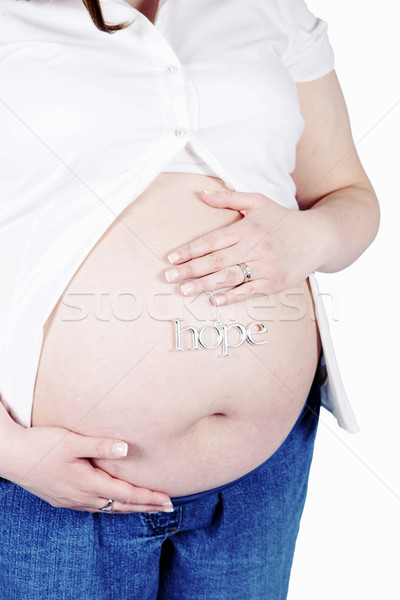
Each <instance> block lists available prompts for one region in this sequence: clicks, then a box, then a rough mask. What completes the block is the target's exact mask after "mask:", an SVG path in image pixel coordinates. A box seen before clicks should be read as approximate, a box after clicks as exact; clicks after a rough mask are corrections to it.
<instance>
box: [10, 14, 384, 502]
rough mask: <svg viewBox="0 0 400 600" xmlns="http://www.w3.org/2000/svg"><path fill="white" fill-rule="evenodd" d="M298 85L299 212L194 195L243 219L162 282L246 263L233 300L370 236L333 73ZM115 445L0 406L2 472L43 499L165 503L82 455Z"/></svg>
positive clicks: (197, 279) (369, 197) (227, 299)
mask: <svg viewBox="0 0 400 600" xmlns="http://www.w3.org/2000/svg"><path fill="white" fill-rule="evenodd" d="M134 6H135V7H137V6H138V3H136V5H134ZM298 92H299V98H300V104H301V110H302V114H303V117H304V119H305V123H306V127H305V130H304V133H303V135H302V138H301V140H300V142H299V144H298V147H297V164H296V170H295V172H294V173H293V174H292V175H293V178H294V180H295V182H296V185H297V199H298V202H299V205H300V208H301V209H302V210H301V211H296V212H295V211H288V210H287V209H285V208H283V207H281V206H279V205H277V204H275V203H274V202H273V201H272V200H270V199H268V198H266V197H265V196H263V195H261V194H244V193H237V192H220V193H218V194H215V195H213V194H211V195H206V194H204V193H202V199H203V200H204V202H206V203H207V204H209V205H210V206H214V207H218V208H221V207H224V208H231V209H234V210H237V211H240V212H241V213H242V215H243V219H241V220H240V221H237V222H235V223H233V224H232V225H228V226H226V227H222V228H221V229H219V230H216V231H214V232H213V235H212V236H210V235H207V236H201V237H199V238H196V239H193V240H192V241H191V242H190V248H191V251H192V258H191V259H190V254H189V247H188V246H189V244H185V245H182V246H179V247H176V248H171V250H170V252H169V255H171V254H174V253H175V254H176V253H177V254H178V255H179V259H178V260H176V261H175V263H174V268H175V269H176V270H178V277H177V278H175V280H174V281H173V282H171V283H170V285H171V286H172V285H175V286H176V285H177V283H178V284H179V283H180V282H183V281H185V280H187V279H190V280H191V282H192V283H193V284H194V285H195V288H194V290H193V294H198V293H199V292H200V291H207V290H216V289H218V288H219V287H224V286H226V281H229V283H230V285H231V286H232V285H235V284H240V283H241V282H242V279H243V274H242V271H241V269H239V267H237V266H236V265H237V263H239V262H246V263H247V264H248V265H249V266H250V268H251V271H252V280H251V281H250V282H248V283H246V284H244V285H241V286H240V294H241V296H240V298H238V291H237V290H236V291H235V289H231V290H229V291H227V292H224V293H223V294H219V296H222V298H223V299H224V300H223V302H224V303H225V304H231V303H235V302H237V301H238V300H239V299H240V300H243V295H242V294H245V295H246V297H250V296H251V295H252V294H254V293H256V292H260V291H261V292H264V293H275V292H279V291H280V290H284V289H287V288H288V287H289V286H290V285H296V283H297V282H299V281H301V280H304V279H305V278H306V277H307V276H308V275H309V274H310V273H311V272H312V271H315V270H319V271H322V272H335V271H338V270H341V269H343V268H345V267H346V266H348V265H350V264H351V263H352V262H354V260H356V259H357V257H358V256H360V254H362V252H363V251H364V250H365V249H366V248H367V247H368V246H369V245H370V244H371V242H372V241H373V239H374V238H375V236H376V233H377V230H378V226H379V207H378V202H377V198H376V195H375V193H374V190H373V188H372V186H371V183H370V181H369V179H368V177H367V175H366V174H365V171H364V169H363V167H362V165H361V163H360V161H359V158H358V156H357V152H356V150H355V148H354V143H353V140H352V136H351V131H350V125H349V121H348V115H347V110H346V106H345V103H344V100H343V96H342V93H341V90H340V86H339V83H338V81H337V77H336V74H335V72H332V73H330V74H328V75H326V76H324V77H322V78H320V79H318V80H315V81H312V82H307V83H301V84H298ZM294 249H295V251H294ZM221 256H222V259H223V262H221V258H220V257H221ZM216 264H217V265H218V268H216V267H215V265H216ZM169 270H170V269H169ZM234 278H235V279H234ZM182 293H183V292H182ZM221 304H222V302H221ZM121 442H123V440H114V439H110V438H101V437H100V438H99V437H91V436H83V435H79V434H77V433H73V432H70V431H68V429H65V428H63V427H34V428H28V429H25V428H23V427H21V426H20V425H18V424H17V423H16V422H15V421H13V420H12V418H11V417H10V415H9V414H8V413H7V412H6V411H5V409H4V407H3V406H2V405H1V404H0V475H1V476H2V477H5V478H7V479H10V480H11V481H14V482H16V483H17V484H18V485H21V486H22V487H24V488H25V489H27V490H28V491H31V492H32V493H34V494H36V495H37V496H39V497H41V498H43V499H44V500H46V501H47V502H49V503H50V504H52V505H53V506H63V507H69V508H74V509H76V510H87V511H92V512H97V511H98V510H99V508H100V507H101V506H103V505H104V502H105V501H104V499H105V498H114V499H115V502H114V511H113V512H139V511H143V510H146V511H152V510H165V509H166V510H170V508H168V507H167V508H165V507H164V508H163V506H162V505H163V503H164V502H168V500H169V498H168V496H167V495H166V494H162V493H159V492H152V491H150V490H148V489H144V488H138V487H136V486H134V485H132V484H129V483H127V482H126V481H123V480H120V479H118V477H111V476H110V475H108V474H107V473H105V472H104V471H102V470H101V469H99V468H95V467H94V466H93V464H92V463H91V462H90V461H89V460H88V458H90V457H94V458H105V459H110V458H113V459H116V458H117V457H116V456H115V455H114V454H113V451H112V448H113V446H114V444H115V443H121Z"/></svg>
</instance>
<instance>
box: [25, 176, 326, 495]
mask: <svg viewBox="0 0 400 600" xmlns="http://www.w3.org/2000/svg"><path fill="white" fill-rule="evenodd" d="M203 188H204V189H207V188H209V189H210V188H211V189H226V188H225V185H224V184H223V183H222V182H221V181H220V180H219V179H217V178H214V177H209V176H205V175H197V174H183V173H163V174H161V175H159V177H158V178H157V179H156V180H155V181H154V182H153V183H152V184H151V186H149V187H148V188H147V190H146V191H145V192H144V193H143V194H142V195H141V196H140V197H139V198H137V199H136V200H135V201H134V202H133V203H132V204H131V205H130V206H128V207H127V208H126V209H125V211H124V212H123V213H122V214H121V215H120V218H119V219H116V220H115V221H114V222H113V223H112V225H111V226H110V227H109V229H108V230H107V231H106V232H105V234H104V235H103V236H102V238H101V239H100V240H99V242H98V243H97V244H96V246H95V247H94V248H93V249H92V251H91V252H90V253H89V255H88V256H87V257H86V259H85V261H84V262H83V263H82V265H81V266H80V267H79V269H78V270H77V272H76V273H75V275H74V277H73V279H72V280H71V281H70V282H69V284H68V286H67V288H66V289H65V291H64V293H63V295H62V297H61V298H60V299H59V302H58V303H57V305H56V306H55V308H54V310H53V312H52V314H51V315H50V317H49V319H48V320H47V322H46V324H45V335H44V341H43V346H42V352H41V357H40V363H39V367H38V372H37V377H36V387H35V393H34V403H33V412H32V426H40V425H55V426H62V427H66V428H68V429H70V430H72V431H75V432H78V433H81V434H84V435H96V436H105V437H112V438H117V439H121V440H125V441H126V442H128V444H129V452H128V456H127V457H126V458H124V459H119V460H115V461H113V460H97V461H94V462H95V463H96V465H97V466H99V467H101V468H102V469H104V470H105V471H107V472H108V473H110V474H111V475H114V476H116V477H119V478H121V479H125V480H127V481H129V482H131V483H134V484H135V485H138V486H143V487H148V488H150V489H153V490H159V491H164V492H166V493H167V494H169V495H170V496H171V497H173V496H180V495H184V494H190V493H195V492H199V491H202V490H206V489H210V488H213V487H216V486H219V485H223V484H224V483H228V482H229V481H233V480H234V479H236V478H238V477H240V476H242V475H244V474H245V473H247V472H248V471H250V470H251V469H253V468H255V467H257V466H258V465H259V464H261V463H262V462H263V461H265V460H266V459H267V458H268V457H269V456H271V454H273V452H274V451H275V450H276V449H277V448H278V447H279V445H280V444H281V443H282V441H283V440H284V439H285V437H286V436H287V434H288V433H289V431H290V429H291V428H292V426H293V424H294V423H295V421H296V418H297V416H298V415H299V413H300V411H301V409H302V406H303V404H304V401H305V399H306V397H307V393H308V391H309V388H310V386H311V383H312V380H313V377H314V373H315V369H316V365H317V360H318V355H319V350H320V341H319V335H318V329H317V325H316V321H315V315H314V306H313V301H312V298H311V294H310V289H309V285H308V282H307V281H305V282H303V284H302V285H300V286H298V287H297V288H296V289H294V290H287V291H286V292H285V293H282V294H279V295H276V296H269V297H266V296H265V297H264V296H256V297H255V298H254V299H252V300H251V301H250V300H249V301H247V302H240V303H238V304H235V305H230V306H224V307H221V308H219V309H218V312H219V316H220V318H221V321H222V322H224V323H226V324H233V323H235V322H236V323H242V324H243V325H244V326H247V325H248V324H249V323H252V322H255V321H262V322H264V323H265V324H266V326H267V328H268V332H267V333H263V334H261V333H260V334H257V335H259V336H262V340H264V341H265V340H268V343H266V344H262V345H252V344H250V343H248V342H247V341H246V342H245V343H243V344H242V345H241V346H238V347H237V348H233V349H231V350H230V356H221V346H219V347H217V348H215V349H205V348H202V347H200V349H199V350H189V348H190V345H191V335H192V334H190V333H188V332H187V333H186V334H183V336H182V340H183V342H182V343H183V344H184V346H183V347H184V350H183V351H176V350H175V333H174V332H175V327H176V325H175V323H174V319H176V318H180V319H182V321H181V324H182V328H183V327H186V326H188V325H192V326H195V327H196V328H197V329H198V330H200V329H201V328H202V327H204V326H205V325H207V324H211V323H212V317H213V315H212V312H211V309H210V305H209V302H208V299H207V298H206V296H205V295H204V294H202V295H200V296H198V297H197V298H184V297H183V296H182V294H181V292H180V290H179V286H178V285H176V286H175V285H174V284H171V283H168V282H167V281H166V279H165V276H164V271H165V269H166V268H168V267H169V266H170V264H169V262H168V260H167V258H166V256H167V254H168V253H169V252H170V251H171V250H172V249H173V248H174V247H176V246H178V245H180V244H182V243H185V242H189V241H191V240H192V239H194V238H195V237H197V236H199V235H201V234H203V233H207V232H209V231H212V230H215V229H218V228H220V227H223V226H225V225H228V224H230V223H232V222H234V221H235V220H237V219H239V218H241V217H240V215H239V213H237V212H236V211H232V210H226V209H215V208H212V207H209V206H207V205H206V204H205V203H204V202H203V201H202V200H201V198H200V194H199V193H200V190H201V189H203ZM208 333H209V334H210V335H211V333H212V331H211V329H209V330H208ZM214 333H215V332H214ZM230 335H231V336H234V331H233V330H232V331H230ZM254 338H255V339H257V338H256V335H255V336H254ZM231 339H232V338H231ZM258 339H259V341H261V338H258ZM214 341H215V340H214ZM234 341H235V340H233V343H234ZM206 344H207V345H209V346H212V345H213V342H212V341H211V338H210V339H208V340H206Z"/></svg>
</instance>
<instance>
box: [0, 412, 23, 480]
mask: <svg viewBox="0 0 400 600" xmlns="http://www.w3.org/2000/svg"><path fill="white" fill-rule="evenodd" d="M23 431H24V427H22V426H21V425H18V423H16V422H15V421H14V420H13V419H12V418H11V417H10V415H9V414H8V412H7V411H6V409H5V407H4V405H3V404H2V402H0V477H4V478H5V479H8V478H10V477H11V476H12V474H13V472H14V465H13V462H14V461H15V459H16V447H15V446H16V443H17V442H16V441H17V438H19V437H20V434H21V432H23Z"/></svg>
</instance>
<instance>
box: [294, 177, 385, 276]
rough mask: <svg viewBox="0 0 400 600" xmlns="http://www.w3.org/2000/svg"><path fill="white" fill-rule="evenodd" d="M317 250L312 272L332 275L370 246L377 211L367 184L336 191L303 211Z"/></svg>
mask: <svg viewBox="0 0 400 600" xmlns="http://www.w3.org/2000/svg"><path fill="white" fill-rule="evenodd" d="M304 212H306V213H307V218H308V220H309V223H310V225H311V229H310V231H311V233H312V238H311V240H312V243H313V245H314V244H315V248H316V250H317V251H316V253H315V257H316V263H317V264H316V267H315V269H314V270H315V271H320V272H323V273H334V272H336V271H340V270H342V269H345V268H346V267H348V266H349V265H351V264H352V263H353V262H354V261H355V260H357V258H358V257H359V256H360V255H361V254H362V253H363V252H364V251H365V250H366V249H367V248H368V246H369V245H370V244H371V243H372V241H373V240H374V238H375V237H376V234H377V232H378V228H379V220H380V211H379V204H378V200H377V197H376V194H375V192H374V190H373V188H372V186H370V185H367V184H366V185H353V186H349V187H345V188H342V189H339V190H336V191H334V192H332V193H330V194H328V195H326V196H324V197H323V198H322V199H321V200H319V201H317V202H316V203H315V204H314V205H313V206H312V207H311V208H309V209H307V210H306V211H304Z"/></svg>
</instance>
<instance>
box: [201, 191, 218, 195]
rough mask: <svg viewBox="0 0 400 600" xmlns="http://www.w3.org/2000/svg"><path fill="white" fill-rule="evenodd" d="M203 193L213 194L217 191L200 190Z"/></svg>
mask: <svg viewBox="0 0 400 600" xmlns="http://www.w3.org/2000/svg"><path fill="white" fill-rule="evenodd" d="M202 192H203V194H207V196H214V194H216V193H217V192H214V191H213V190H202Z"/></svg>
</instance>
